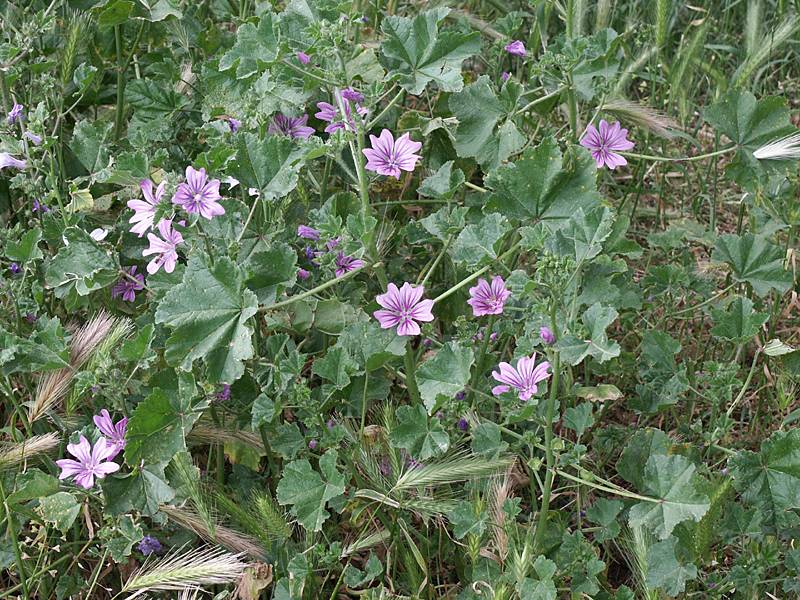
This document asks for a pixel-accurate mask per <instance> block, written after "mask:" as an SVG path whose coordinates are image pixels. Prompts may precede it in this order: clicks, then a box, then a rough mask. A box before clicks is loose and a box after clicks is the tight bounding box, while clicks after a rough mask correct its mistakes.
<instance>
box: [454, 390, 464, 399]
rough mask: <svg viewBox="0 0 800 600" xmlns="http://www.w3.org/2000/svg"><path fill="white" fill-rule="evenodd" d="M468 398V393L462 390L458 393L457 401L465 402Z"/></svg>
mask: <svg viewBox="0 0 800 600" xmlns="http://www.w3.org/2000/svg"><path fill="white" fill-rule="evenodd" d="M466 397H467V392H465V391H464V390H461V391H460V392H456V400H463V399H464V398H466Z"/></svg>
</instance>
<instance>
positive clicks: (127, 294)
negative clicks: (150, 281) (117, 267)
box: [111, 265, 144, 302]
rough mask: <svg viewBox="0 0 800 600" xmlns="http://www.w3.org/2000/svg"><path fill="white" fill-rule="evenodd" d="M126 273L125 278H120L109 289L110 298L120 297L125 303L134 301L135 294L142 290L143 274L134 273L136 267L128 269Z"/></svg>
mask: <svg viewBox="0 0 800 600" xmlns="http://www.w3.org/2000/svg"><path fill="white" fill-rule="evenodd" d="M127 273H128V275H127V276H125V275H123V276H122V277H120V278H119V281H117V283H115V284H114V287H113V288H111V297H112V298H120V297H121V298H122V299H123V300H124V301H125V302H133V301H134V300H136V292H141V291H142V290H143V289H144V274H143V273H136V265H134V266H132V267H131V268H130V269H128V271H127Z"/></svg>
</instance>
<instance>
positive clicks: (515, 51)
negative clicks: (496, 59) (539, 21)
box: [506, 40, 526, 56]
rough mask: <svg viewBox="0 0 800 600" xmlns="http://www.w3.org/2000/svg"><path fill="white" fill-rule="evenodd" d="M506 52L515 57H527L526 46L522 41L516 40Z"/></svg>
mask: <svg viewBox="0 0 800 600" xmlns="http://www.w3.org/2000/svg"><path fill="white" fill-rule="evenodd" d="M506 52H508V53H509V54H511V55H513V56H525V54H526V52H525V44H523V43H522V42H521V41H520V40H514V41H513V42H511V43H510V44H508V45H507V46H506Z"/></svg>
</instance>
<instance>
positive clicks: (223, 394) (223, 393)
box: [214, 383, 231, 402]
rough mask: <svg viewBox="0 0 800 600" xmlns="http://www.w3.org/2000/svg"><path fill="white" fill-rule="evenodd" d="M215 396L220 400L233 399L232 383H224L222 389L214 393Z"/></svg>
mask: <svg viewBox="0 0 800 600" xmlns="http://www.w3.org/2000/svg"><path fill="white" fill-rule="evenodd" d="M214 397H215V398H216V399H217V400H219V401H220V402H226V401H227V400H230V399H231V385H230V384H229V383H223V384H222V389H221V390H220V391H218V392H217V393H216V394H214Z"/></svg>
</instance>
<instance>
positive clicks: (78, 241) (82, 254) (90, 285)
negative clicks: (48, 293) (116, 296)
mask: <svg viewBox="0 0 800 600" xmlns="http://www.w3.org/2000/svg"><path fill="white" fill-rule="evenodd" d="M63 238H64V243H65V245H64V247H62V248H61V249H60V250H59V251H58V254H56V255H55V256H54V257H53V258H52V259H51V260H50V261H49V262H48V263H46V266H45V271H44V280H45V285H46V286H47V287H48V288H51V289H54V290H55V294H56V296H57V297H58V298H63V297H64V296H66V295H67V294H68V293H69V292H70V291H71V290H73V289H74V290H75V291H76V292H77V293H78V295H79V296H86V295H88V294H90V293H91V292H93V291H95V290H99V289H100V288H103V287H105V286H107V285H111V284H112V283H114V282H115V281H116V280H117V278H118V272H117V266H116V263H115V262H114V259H113V258H112V257H111V255H110V254H109V253H108V252H107V251H106V250H104V249H103V248H101V247H100V245H99V244H98V243H97V242H96V241H94V240H93V239H92V238H91V237H89V234H88V233H86V232H85V231H84V230H83V229H80V228H79V227H67V229H65V230H64V234H63Z"/></svg>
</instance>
